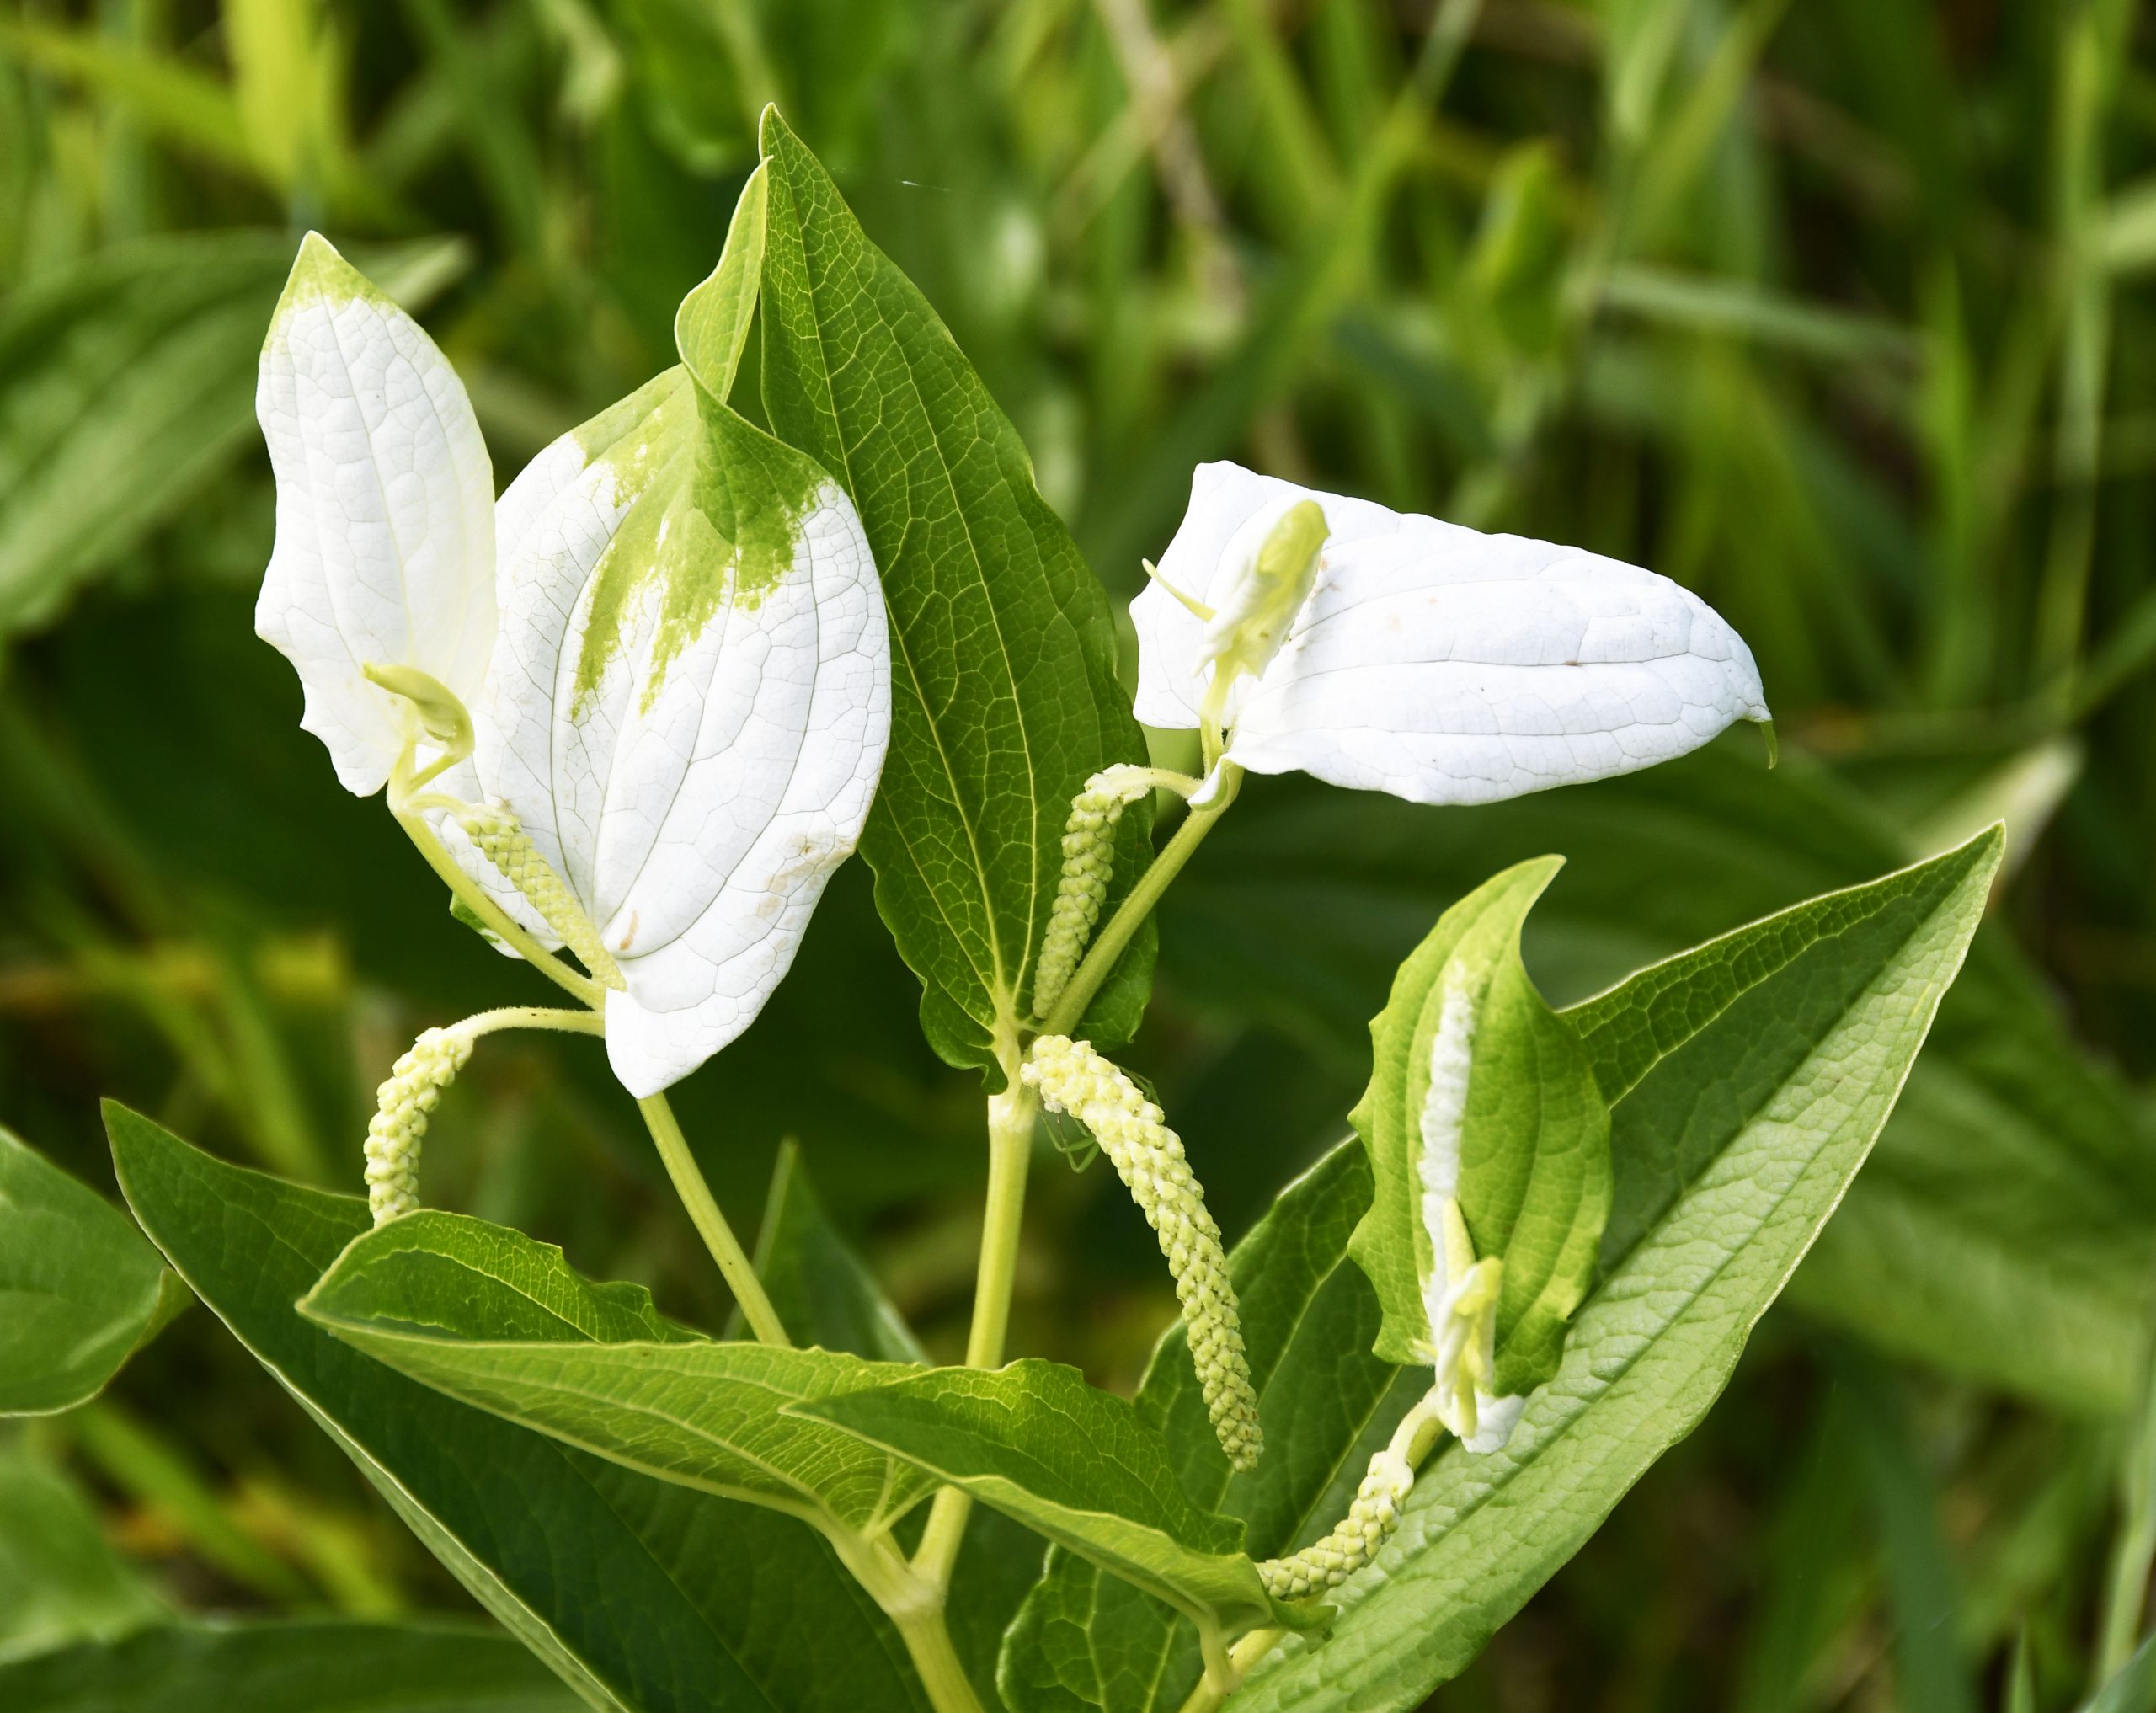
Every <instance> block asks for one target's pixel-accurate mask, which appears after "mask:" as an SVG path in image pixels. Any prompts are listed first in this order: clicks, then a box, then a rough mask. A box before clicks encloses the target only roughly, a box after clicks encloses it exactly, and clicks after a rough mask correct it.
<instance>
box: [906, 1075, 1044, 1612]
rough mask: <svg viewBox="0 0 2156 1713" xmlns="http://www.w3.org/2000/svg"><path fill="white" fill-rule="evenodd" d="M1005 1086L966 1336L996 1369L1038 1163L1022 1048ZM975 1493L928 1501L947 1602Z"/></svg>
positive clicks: (928, 1571)
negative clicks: (1032, 1170)
mask: <svg viewBox="0 0 2156 1713" xmlns="http://www.w3.org/2000/svg"><path fill="white" fill-rule="evenodd" d="M1000 1057H1001V1059H1002V1061H1003V1075H1004V1086H1003V1091H1002V1092H1001V1094H994V1095H990V1097H988V1205H987V1209H986V1211H985V1214H983V1216H982V1221H981V1235H980V1268H979V1273H978V1275H977V1276H976V1278H975V1279H974V1319H973V1326H972V1328H971V1330H970V1331H969V1332H968V1333H967V1335H966V1366H967V1367H969V1368H995V1367H998V1366H1000V1365H1001V1363H1002V1361H1003V1345H1004V1340H1005V1337H1006V1335H1007V1334H1008V1332H1009V1331H1010V1328H1011V1288H1012V1286H1013V1284H1014V1283H1016V1281H1017V1276H1018V1236H1019V1232H1020V1230H1021V1228H1022V1225H1023V1224H1024V1219H1025V1212H1026V1177H1027V1170H1028V1168H1029V1167H1030V1166H1032V1164H1033V1117H1034V1114H1035V1113H1037V1112H1038V1110H1039V1107H1040V1102H1039V1099H1038V1097H1036V1096H1035V1094H1034V1093H1033V1091H1032V1090H1031V1089H1029V1088H1027V1086H1025V1085H1024V1084H1023V1083H1022V1082H1021V1081H1019V1080H1018V1055H1017V1049H1016V1048H1015V1047H1011V1048H1009V1049H1006V1051H1004V1052H1003V1053H1002V1054H1001V1055H1000ZM972 1513H973V1499H972V1497H971V1496H970V1495H969V1494H967V1493H964V1492H961V1491H960V1490H959V1489H958V1488H957V1487H944V1488H942V1489H941V1490H940V1491H939V1492H937V1495H936V1497H935V1499H934V1500H933V1501H932V1502H931V1504H930V1506H929V1511H928V1524H927V1526H926V1528H925V1529H923V1530H922V1531H921V1545H920V1547H919V1548H918V1549H917V1550H915V1553H914V1557H913V1564H914V1569H915V1572H917V1573H918V1574H919V1575H920V1576H921V1578H922V1580H923V1581H925V1582H926V1583H927V1584H928V1585H929V1586H930V1587H931V1588H933V1589H934V1590H935V1591H936V1596H937V1600H938V1601H939V1602H940V1601H941V1600H942V1598H943V1596H944V1594H945V1593H947V1591H948V1590H949V1588H950V1586H951V1569H952V1566H953V1565H954V1564H956V1563H957V1562H958V1547H959V1545H960V1543H961V1542H962V1541H963V1540H964V1538H965V1532H966V1519H967V1518H968V1517H969V1516H970V1515H971V1514H972Z"/></svg>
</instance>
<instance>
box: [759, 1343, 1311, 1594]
mask: <svg viewBox="0 0 2156 1713" xmlns="http://www.w3.org/2000/svg"><path fill="white" fill-rule="evenodd" d="M796 1408H797V1412H798V1413H799V1414H803V1415H807V1416H810V1417H814V1419H816V1420H819V1421H823V1422H831V1423H834V1424H835V1425H836V1426H838V1427H843V1428H845V1429H846V1431H847V1432H848V1433H854V1434H857V1435H859V1436H860V1437H861V1438H862V1439H864V1440H866V1441H867V1442H868V1443H869V1444H874V1445H879V1446H882V1447H883V1448H885V1449H888V1450H889V1451H892V1452H894V1453H895V1454H897V1455H899V1456H901V1457H905V1458H910V1459H911V1460H913V1461H915V1462H916V1463H918V1464H919V1465H921V1467H922V1468H923V1469H926V1470H929V1471H930V1472H931V1473H932V1474H933V1475H935V1476H937V1477H938V1478H939V1479H940V1480H942V1481H948V1482H950V1483H951V1484H952V1485H953V1486H959V1487H963V1488H964V1489H965V1490H966V1491H967V1492H969V1493H971V1494H972V1495H973V1496H974V1497H975V1498H977V1499H979V1500H980V1501H981V1502H982V1503H984V1504H987V1505H993V1506H995V1508H997V1509H998V1510H1000V1511H1005V1512H1007V1513H1010V1514H1011V1516H1013V1517H1016V1518H1018V1519H1019V1521H1021V1522H1022V1523H1025V1524H1029V1525H1030V1526H1031V1527H1033V1528H1034V1529H1038V1530H1039V1531H1040V1532H1041V1533H1042V1534H1045V1535H1047V1536H1048V1537H1049V1539H1050V1540H1054V1541H1055V1542H1056V1543H1057V1544H1058V1545H1062V1546H1066V1547H1068V1548H1070V1550H1072V1551H1074V1552H1080V1553H1083V1554H1085V1555H1086V1556H1087V1557H1089V1558H1091V1559H1094V1560H1095V1561H1097V1562H1099V1563H1101V1564H1103V1565H1106V1566H1108V1567H1109V1568H1111V1569H1113V1571H1114V1572H1116V1573H1117V1574H1118V1576H1122V1577H1127V1578H1128V1579H1129V1580H1130V1581H1132V1582H1136V1583H1137V1584H1138V1585H1139V1586H1140V1587H1141V1588H1145V1589H1146V1590H1148V1591H1149V1592H1150V1593H1154V1594H1155V1595H1157V1596H1158V1597H1159V1598H1161V1599H1164V1600H1166V1601H1168V1602H1169V1603H1170V1604H1172V1605H1174V1606H1176V1607H1177V1609H1180V1610H1182V1611H1184V1612H1187V1613H1188V1614H1191V1615H1192V1616H1193V1617H1198V1616H1200V1615H1201V1614H1203V1615H1204V1616H1205V1617H1207V1618H1209V1619H1211V1620H1214V1621H1218V1622H1220V1623H1223V1624H1234V1623H1237V1622H1241V1624H1243V1625H1250V1624H1253V1623H1257V1622H1258V1621H1260V1620H1262V1619H1264V1618H1265V1617H1266V1615H1267V1612H1268V1609H1269V1603H1268V1602H1267V1598H1266V1595H1265V1590H1264V1588H1262V1586H1261V1585H1260V1583H1259V1582H1258V1580H1257V1571H1256V1570H1255V1569H1254V1568H1252V1566H1251V1563H1250V1561H1249V1560H1248V1559H1246V1558H1245V1557H1244V1556H1243V1553H1242V1540H1243V1531H1242V1528H1241V1525H1240V1524H1236V1523H1235V1522H1233V1521H1232V1520H1230V1518H1225V1517H1223V1516H1220V1515H1219V1514H1218V1513H1213V1512H1209V1511H1201V1510H1199V1509H1198V1508H1197V1507H1196V1506H1194V1505H1193V1504H1192V1503H1191V1502H1190V1501H1189V1499H1188V1498H1187V1497H1185V1496H1184V1493H1183V1491H1182V1488H1181V1487H1180V1486H1177V1483H1176V1478H1175V1476H1174V1474H1173V1472H1172V1471H1171V1469H1170V1468H1169V1465H1168V1457H1167V1447H1166V1444H1165V1443H1164V1442H1163V1441H1162V1440H1161V1436H1160V1433H1159V1431H1158V1430H1157V1429H1156V1428H1155V1427H1151V1426H1150V1424H1148V1423H1146V1422H1143V1421H1141V1420H1140V1419H1139V1417H1138V1416H1137V1414H1136V1412H1135V1411H1134V1410H1133V1409H1132V1407H1131V1406H1129V1404H1127V1403H1125V1402H1124V1401H1123V1400H1122V1399H1121V1398H1118V1397H1116V1396H1114V1395H1112V1394H1110V1393H1107V1392H1103V1391H1100V1390H1096V1389H1095V1388H1093V1387H1091V1386H1089V1385H1086V1381H1085V1378H1084V1376H1082V1375H1081V1374H1079V1372H1078V1371H1077V1370H1076V1369H1072V1368H1065V1367H1063V1366H1062V1365H1061V1364H1059V1363H1052V1362H1042V1361H1038V1360H1027V1361H1024V1362H1014V1363H1011V1365H1010V1366H1009V1367H1007V1368H1004V1369H998V1370H997V1371H995V1373H993V1374H988V1373H983V1372H982V1371H980V1370H979V1369H963V1368H957V1369H931V1370H930V1371H929V1372H928V1373H926V1374H921V1375H920V1376H918V1377H917V1378H915V1379H903V1380H898V1381H895V1382H894V1383H892V1384H891V1385H883V1386H878V1388H876V1389H875V1390H873V1391H860V1392H855V1393H852V1394H851V1395H847V1396H842V1397H831V1398H825V1399H823V1400H821V1401H819V1402H816V1403H812V1404H803V1405H799V1406H796Z"/></svg>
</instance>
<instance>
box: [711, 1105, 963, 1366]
mask: <svg viewBox="0 0 2156 1713" xmlns="http://www.w3.org/2000/svg"><path fill="white" fill-rule="evenodd" d="M756 1277H757V1278H759V1279H760V1280H762V1281H763V1286H764V1292H765V1294H766V1295H767V1296H768V1297H770V1298H771V1306H772V1307H773V1308H775V1309H776V1310H778V1318H779V1324H780V1325H782V1326H784V1327H785V1328H786V1330H787V1332H789V1333H790V1334H792V1337H793V1340H794V1342H796V1343H797V1344H819V1345H821V1346H822V1347H824V1348H825V1349H826V1350H843V1351H846V1352H848V1353H851V1354H852V1355H855V1356H865V1357H867V1358H870V1359H871V1360H872V1361H876V1362H910V1363H920V1364H921V1365H923V1366H926V1363H927V1362H928V1355H927V1353H926V1351H924V1350H922V1348H921V1341H920V1340H919V1339H918V1338H916V1337H914V1336H913V1329H912V1328H911V1327H910V1326H907V1325H906V1323H905V1320H904V1318H903V1317H902V1316H901V1315H899V1311H898V1310H896V1309H894V1308H893V1307H892V1306H891V1304H890V1300H889V1299H888V1298H887V1297H885V1296H884V1294H883V1287H882V1286H881V1285H879V1284H878V1283H877V1282H876V1276H875V1275H874V1274H873V1273H870V1272H869V1270H868V1269H867V1267H865V1266H864V1265H862V1260H861V1257H859V1256H858V1255H857V1254H855V1253H854V1252H853V1248H852V1246H851V1245H850V1244H849V1243H847V1241H846V1240H845V1239H844V1238H843V1237H841V1236H840V1235H839V1234H838V1233H837V1232H836V1231H835V1230H833V1229H832V1227H831V1223H830V1219H828V1218H827V1217H825V1213H824V1204H823V1203H822V1202H821V1201H819V1199H818V1198H817V1195H816V1191H815V1188H814V1186H813V1185H811V1184H810V1183H809V1168H808V1167H807V1166H805V1165H804V1164H803V1162H802V1158H801V1147H800V1145H799V1144H798V1143H797V1142H795V1141H794V1140H793V1139H792V1137H790V1136H789V1137H788V1138H787V1139H786V1140H785V1141H783V1142H782V1143H781V1144H780V1145H779V1150H778V1163H777V1164H776V1166H773V1167H772V1168H771V1195H770V1198H769V1199H767V1200H766V1202H765V1203H764V1223H763V1226H762V1229H761V1230H760V1231H759V1232H758V1234H757V1237H756ZM726 1336H727V1337H729V1338H740V1337H746V1336H747V1335H746V1333H745V1331H744V1323H743V1321H742V1316H741V1312H740V1310H739V1309H737V1310H734V1318H733V1320H732V1321H730V1322H729V1323H728V1327H727V1333H726Z"/></svg>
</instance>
